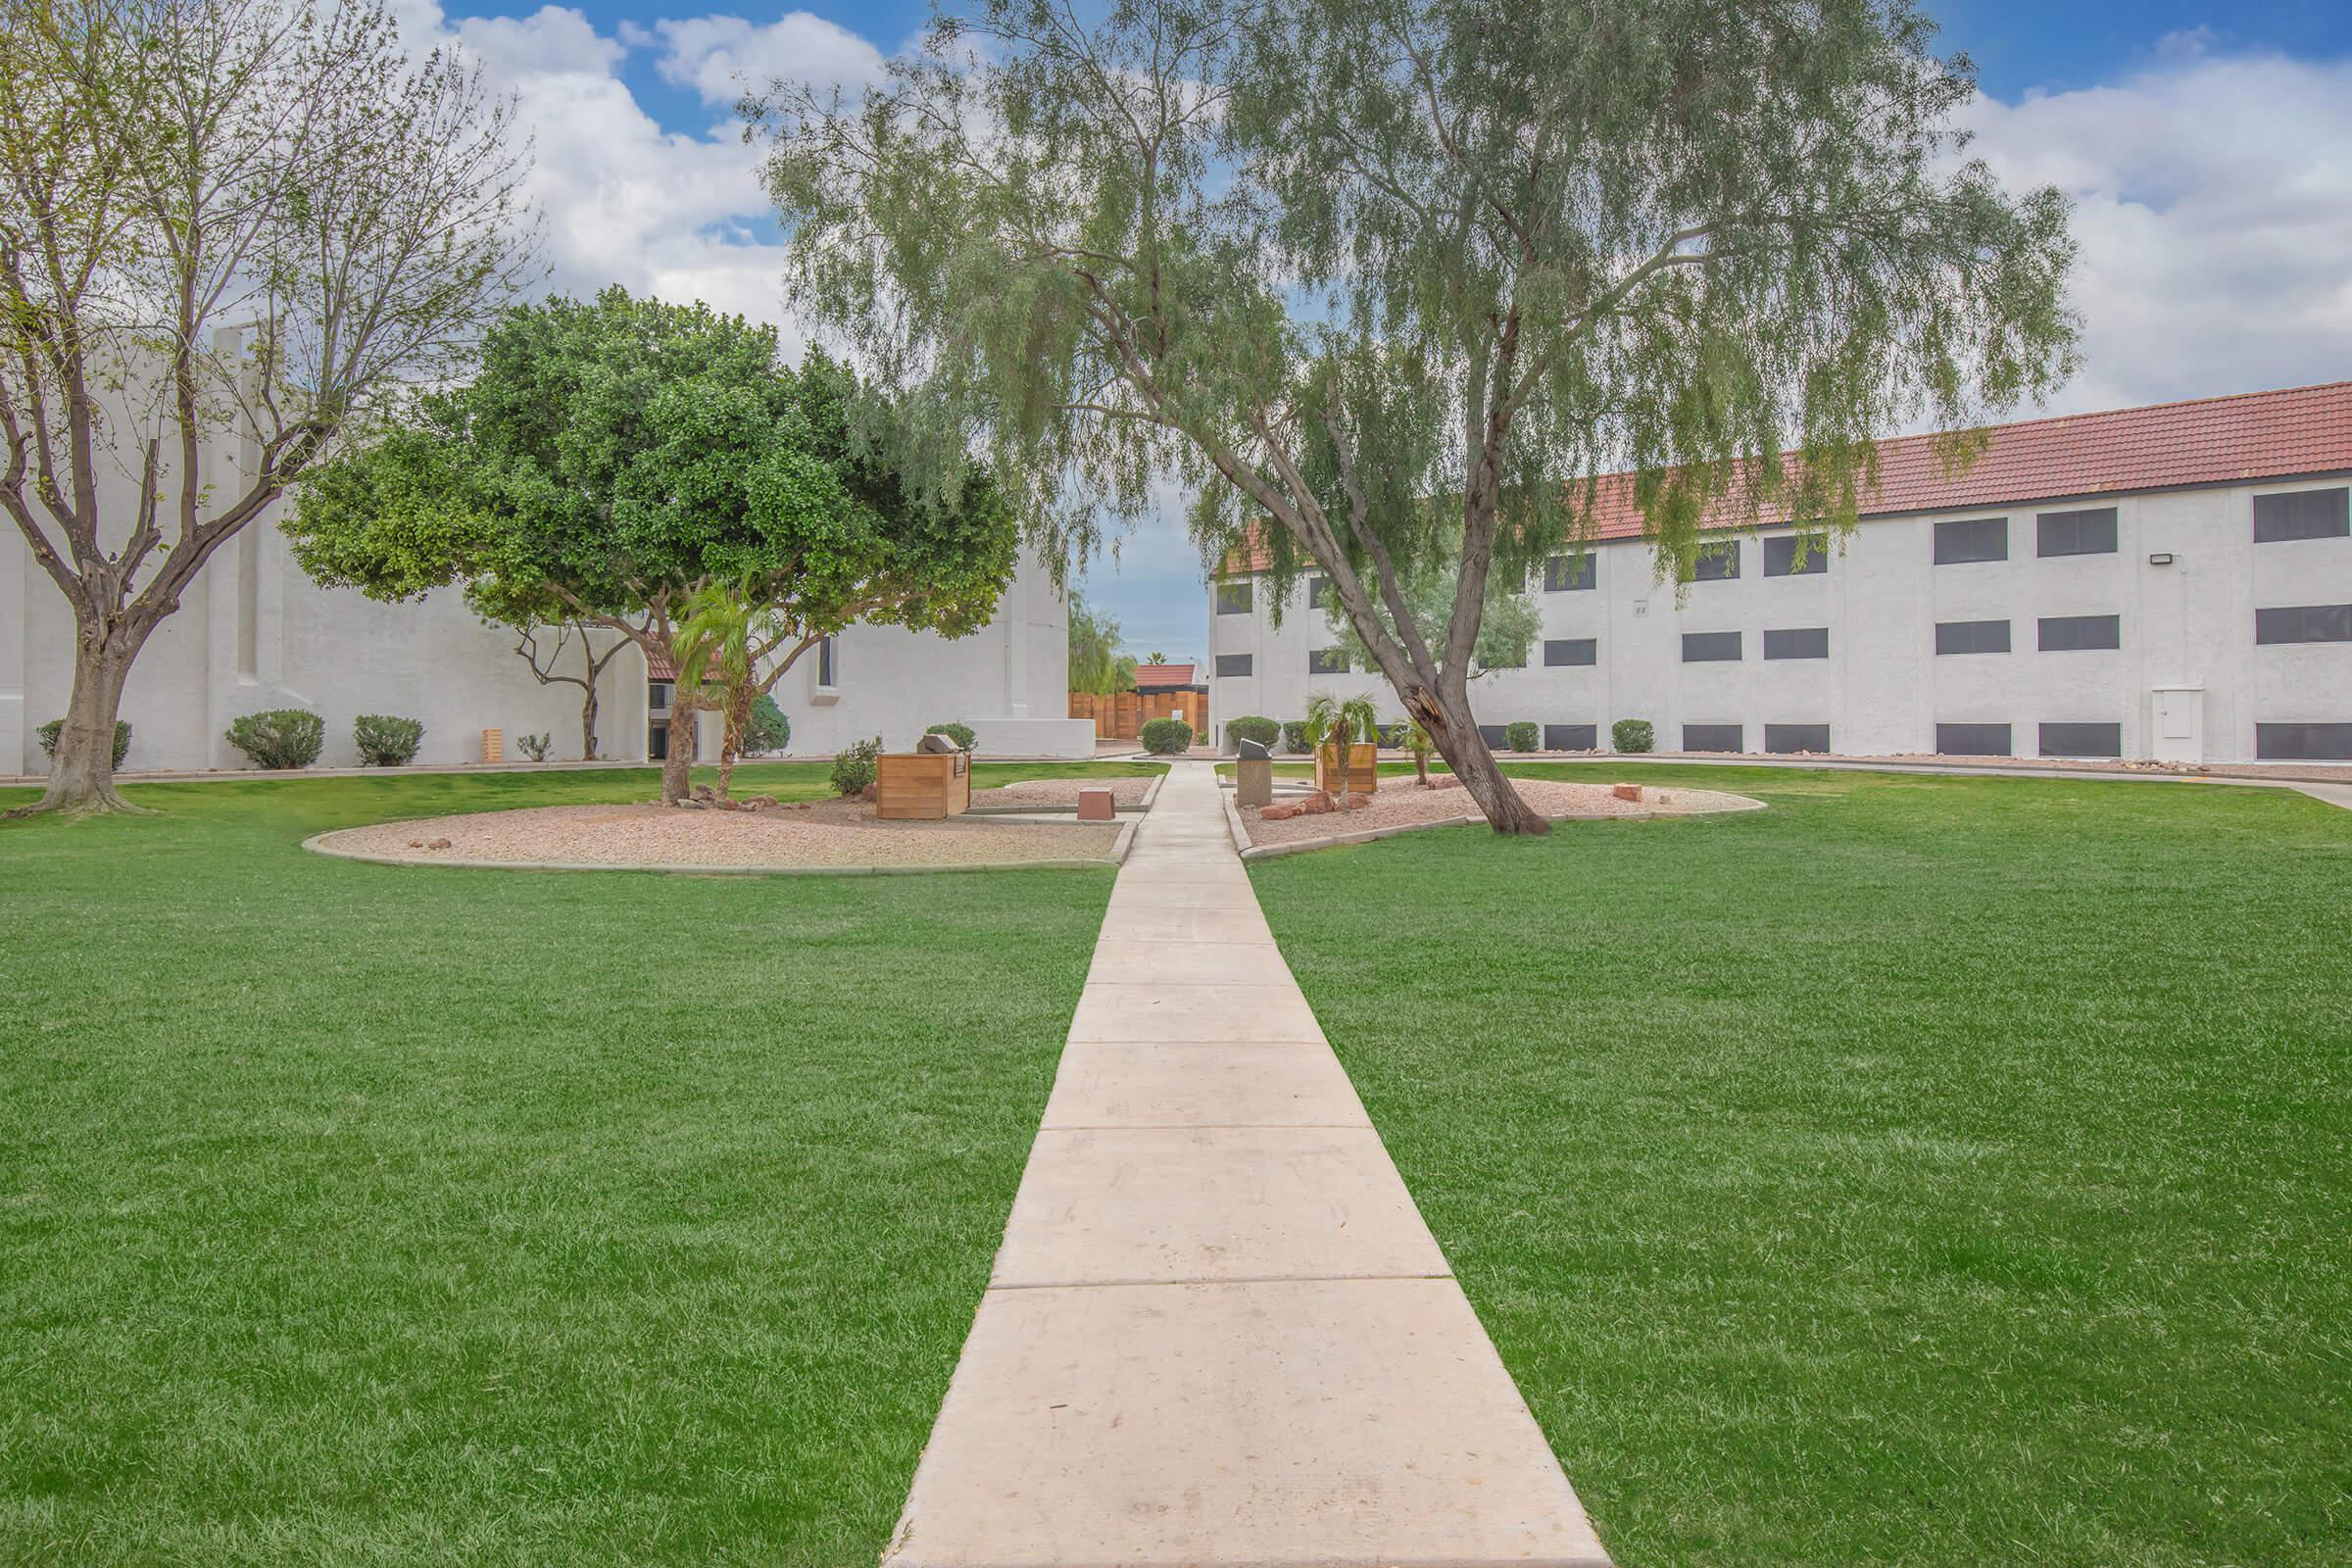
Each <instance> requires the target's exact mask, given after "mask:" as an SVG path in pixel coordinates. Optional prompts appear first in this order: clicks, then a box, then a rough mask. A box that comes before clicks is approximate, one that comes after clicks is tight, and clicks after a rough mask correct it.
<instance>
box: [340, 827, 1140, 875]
mask: <svg viewBox="0 0 2352 1568" xmlns="http://www.w3.org/2000/svg"><path fill="white" fill-rule="evenodd" d="M1117 825H1118V830H1119V831H1118V837H1117V838H1115V839H1113V840H1112V841H1111V847H1110V854H1109V855H1108V856H1105V857H1102V858H1085V857H1078V858H1062V859H1052V860H969V861H964V862H962V863H959V864H955V865H680V864H675V863H671V862H668V861H656V862H652V863H648V864H642V865H628V864H616V863H614V862H613V861H610V860H480V859H473V858H464V859H450V860H420V859H417V858H415V857H414V856H402V855H370V854H367V853H364V852H362V851H359V850H339V849H336V848H335V847H334V846H332V845H330V844H327V843H326V842H325V840H327V839H330V838H332V837H334V836H335V834H337V833H348V832H350V831H351V830H350V829H349V828H333V829H330V830H329V831H327V832H324V833H314V834H312V835H311V836H310V837H309V838H307V839H304V840H303V841H302V847H303V848H304V849H305V850H307V851H309V852H310V853H311V854H313V855H323V856H325V857H326V858H329V859H333V860H357V861H359V862H361V863H362V864H364V865H396V866H401V867H404V868H408V869H415V868H417V867H420V866H421V867H424V868H426V869H428V870H459V871H622V872H650V873H653V874H656V875H660V876H949V875H953V874H955V873H956V872H958V871H1115V870H1117V869H1118V868H1119V866H1120V865H1121V864H1123V863H1124V862H1125V861H1126V858H1127V851H1128V849H1129V848H1130V847H1131V846H1132V845H1133V844H1134V843H1135V829H1136V824H1135V823H1134V822H1131V821H1129V822H1121V823H1119V824H1117Z"/></svg>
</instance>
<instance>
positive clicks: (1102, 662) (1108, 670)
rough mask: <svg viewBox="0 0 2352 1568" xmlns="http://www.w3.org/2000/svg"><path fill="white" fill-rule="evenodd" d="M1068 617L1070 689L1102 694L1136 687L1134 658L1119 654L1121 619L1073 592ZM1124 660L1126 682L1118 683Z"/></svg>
mask: <svg viewBox="0 0 2352 1568" xmlns="http://www.w3.org/2000/svg"><path fill="white" fill-rule="evenodd" d="M1069 620H1070V690H1072V691H1074V692H1091V693H1093V694H1094V695H1096V696H1099V697H1103V696H1108V695H1109V694H1110V693H1112V692H1116V691H1124V690H1127V689H1129V688H1131V687H1133V686H1134V684H1135V677H1134V664H1135V662H1134V661H1133V660H1124V661H1122V659H1121V658H1120V655H1119V623H1118V622H1117V621H1115V620H1113V619H1111V618H1110V617H1109V616H1108V615H1104V614H1098V613H1095V612H1093V611H1090V610H1088V609H1087V608H1086V606H1085V605H1084V604H1082V603H1081V602H1080V601H1079V599H1078V596H1077V595H1076V594H1072V595H1071V596H1070V601H1069ZM1122 663H1124V664H1125V666H1126V670H1125V673H1126V676H1127V684H1126V686H1121V685H1120V684H1119V679H1120V675H1121V672H1122V671H1121V665H1122Z"/></svg>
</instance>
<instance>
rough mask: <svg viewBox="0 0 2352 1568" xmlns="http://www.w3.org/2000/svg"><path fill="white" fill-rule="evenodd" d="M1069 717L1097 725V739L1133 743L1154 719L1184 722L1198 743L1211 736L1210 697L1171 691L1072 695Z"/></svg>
mask: <svg viewBox="0 0 2352 1568" xmlns="http://www.w3.org/2000/svg"><path fill="white" fill-rule="evenodd" d="M1070 716H1071V717H1072V718H1091V719H1093V720H1094V721H1095V738H1096V739H1097V740H1105V741H1112V740H1117V741H1131V740H1134V739H1136V738H1137V737H1138V736H1140V735H1141V734H1142V733H1143V729H1144V725H1145V724H1146V723H1148V722H1150V721H1151V720H1152V719H1154V718H1181V719H1183V720H1184V721H1185V722H1186V723H1188V724H1190V725H1192V726H1193V738H1194V739H1195V740H1201V739H1205V738H1206V736H1207V733H1208V693H1206V692H1196V691H1187V690H1185V689H1184V688H1183V687H1169V688H1166V689H1164V690H1160V691H1152V692H1109V693H1105V694H1102V695H1098V694H1096V693H1094V692H1072V693H1070Z"/></svg>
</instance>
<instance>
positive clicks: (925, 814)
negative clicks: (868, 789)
mask: <svg viewBox="0 0 2352 1568" xmlns="http://www.w3.org/2000/svg"><path fill="white" fill-rule="evenodd" d="M880 767H881V770H880V773H879V774H878V775H877V777H876V780H875V784H876V788H875V790H874V814H875V815H876V816H878V817H882V818H885V819H887V820H891V821H907V820H919V819H927V818H936V817H943V816H961V815H962V814H963V813H964V812H965V811H967V810H969V809H971V805H972V760H971V759H970V758H969V757H967V756H965V755H964V754H963V753H962V752H945V753H932V752H885V753H884V754H883V755H882V760H881V764H880Z"/></svg>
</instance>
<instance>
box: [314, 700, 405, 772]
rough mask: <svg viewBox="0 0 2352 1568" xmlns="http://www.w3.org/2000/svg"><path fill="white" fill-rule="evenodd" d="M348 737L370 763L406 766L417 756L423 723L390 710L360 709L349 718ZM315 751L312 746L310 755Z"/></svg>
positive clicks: (381, 765) (378, 765) (371, 765)
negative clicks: (364, 710)
mask: <svg viewBox="0 0 2352 1568" xmlns="http://www.w3.org/2000/svg"><path fill="white" fill-rule="evenodd" d="M351 738H352V742H353V744H355V745H357V746H358V747H359V749H360V760H361V761H363V762H365V763H367V764H368V766H369V767H406V766H408V764H409V763H411V762H414V761H415V760H417V746H418V744H419V743H420V742H422V741H423V739H424V726H423V725H422V724H419V723H418V722H417V720H415V719H413V718H396V717H394V716H393V715H392V714H390V713H362V714H361V715H360V716H359V717H358V718H357V719H355V720H353V722H352V726H351ZM318 755H319V751H318V748H317V747H313V748H312V749H311V756H312V757H313V758H316V757H317V756H318ZM298 765H299V764H298Z"/></svg>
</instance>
